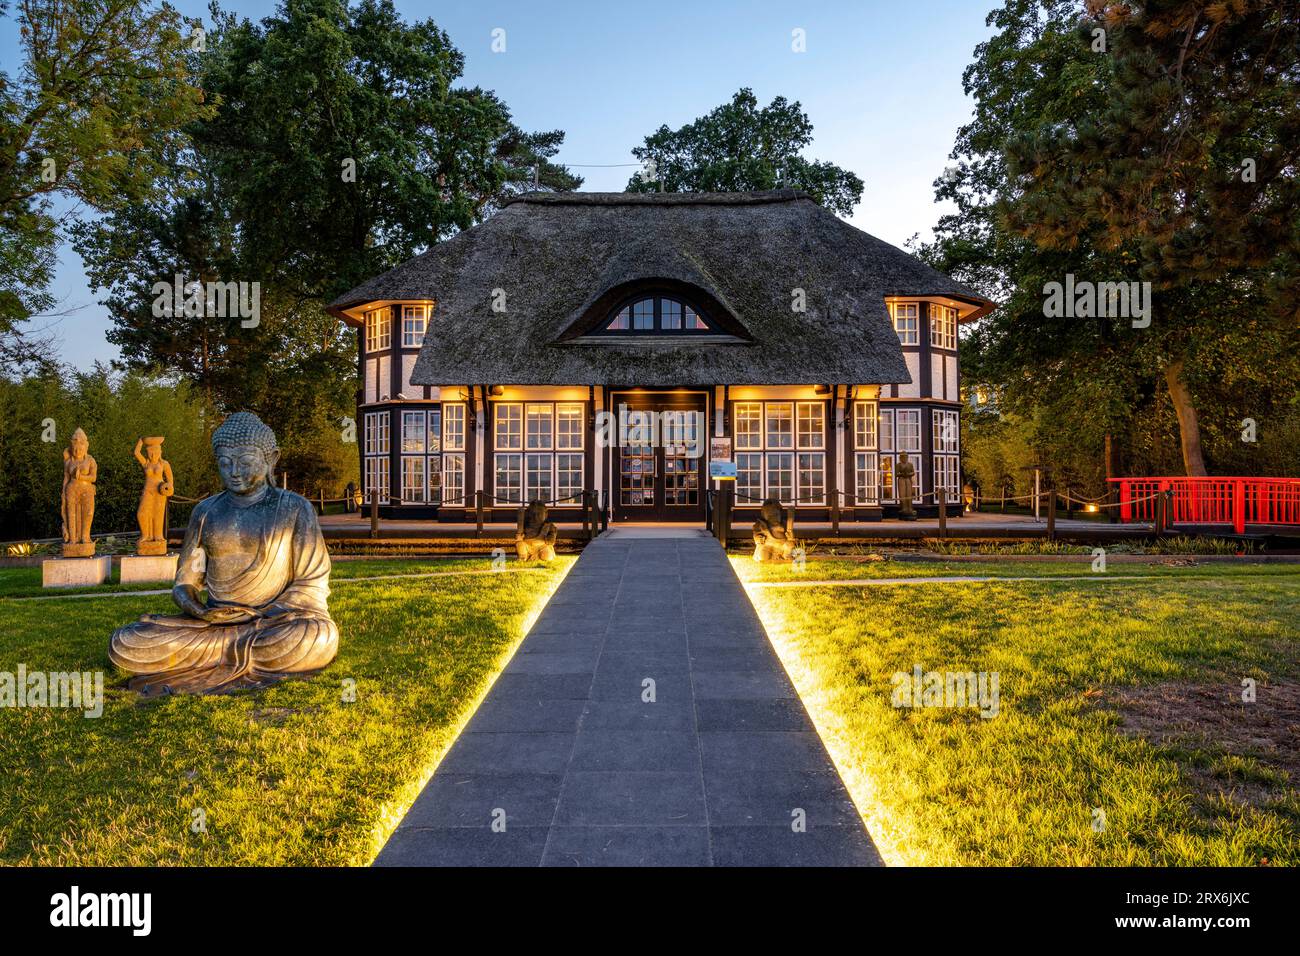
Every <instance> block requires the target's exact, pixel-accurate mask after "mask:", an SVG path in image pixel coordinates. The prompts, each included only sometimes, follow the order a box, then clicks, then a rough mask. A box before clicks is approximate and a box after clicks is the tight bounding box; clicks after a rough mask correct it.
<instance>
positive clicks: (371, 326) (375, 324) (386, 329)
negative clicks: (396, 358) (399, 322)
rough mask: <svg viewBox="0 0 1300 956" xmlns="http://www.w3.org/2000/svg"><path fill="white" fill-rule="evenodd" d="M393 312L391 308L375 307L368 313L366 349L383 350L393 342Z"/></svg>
mask: <svg viewBox="0 0 1300 956" xmlns="http://www.w3.org/2000/svg"><path fill="white" fill-rule="evenodd" d="M392 335H393V314H392V311H391V310H390V309H387V308H383V309H374V310H372V311H370V312H367V313H366V351H367V352H382V351H383V350H384V349H386V348H388V347H389V345H390V344H391V343H392Z"/></svg>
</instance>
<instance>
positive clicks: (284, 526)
mask: <svg viewBox="0 0 1300 956" xmlns="http://www.w3.org/2000/svg"><path fill="white" fill-rule="evenodd" d="M212 451H213V454H214V456H215V457H216V460H217V471H218V472H219V473H220V475H221V483H222V485H223V486H224V488H225V490H224V491H222V492H220V493H219V494H216V495H213V496H212V497H210V498H205V499H204V500H203V501H201V502H199V503H198V505H196V506H195V508H194V513H193V515H192V516H191V517H190V523H189V527H188V528H187V529H186V532H185V540H184V543H183V544H182V545H181V550H180V556H179V560H178V563H177V569H176V585H175V587H174V588H172V600H173V601H175V602H176V605H177V607H179V608H180V610H181V612H182V613H181V614H178V615H154V614H146V615H145V616H143V617H142V618H140V620H139V621H137V622H135V623H134V624H127V625H126V626H124V627H120V628H118V629H117V630H116V631H114V632H113V636H112V638H111V639H110V640H109V647H108V656H109V659H110V660H111V661H112V662H113V663H114V664H116V665H117V666H118V667H120V668H122V669H123V670H125V671H128V672H129V673H131V674H132V675H134V676H133V677H132V678H131V680H130V684H129V686H130V687H131V688H132V689H133V690H138V691H141V692H143V693H144V694H146V695H157V694H166V693H212V692H218V691H227V690H232V689H235V688H239V687H260V686H264V685H266V684H269V683H272V682H274V681H276V680H279V679H281V678H284V677H288V676H290V675H302V674H309V673H311V672H313V671H316V670H319V669H320V668H322V667H324V666H325V665H326V664H328V663H330V661H332V660H334V655H335V654H337V653H338V644H339V629H338V626H337V625H336V624H335V623H334V621H333V620H332V619H331V618H330V614H329V608H328V607H327V605H326V598H327V597H328V596H329V576H330V558H329V554H328V552H327V551H326V550H325V541H324V538H323V537H322V536H321V531H320V525H319V524H318V523H317V521H316V513H315V511H314V509H313V508H312V505H311V503H310V502H309V501H307V499H306V498H303V497H302V496H301V495H296V494H294V493H293V492H290V491H284V490H281V489H279V488H277V487H275V481H274V475H275V466H276V463H277V462H278V461H279V459H280V450H279V447H278V446H277V444H276V440H275V433H274V432H273V431H272V430H271V429H270V428H269V427H268V426H267V425H265V424H263V423H262V421H261V420H260V419H259V418H258V417H257V416H256V415H253V414H250V413H248V412H237V413H235V414H233V415H231V416H229V417H228V418H227V419H226V420H225V421H224V422H222V424H221V425H220V427H218V428H217V430H216V431H215V432H213V434H212ZM204 591H206V592H207V594H206V599H205V598H204V597H203V595H202V592H204Z"/></svg>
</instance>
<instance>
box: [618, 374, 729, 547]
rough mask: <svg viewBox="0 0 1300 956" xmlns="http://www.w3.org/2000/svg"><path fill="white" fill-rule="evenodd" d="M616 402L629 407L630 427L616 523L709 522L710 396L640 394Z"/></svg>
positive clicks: (622, 450) (621, 460) (622, 453)
mask: <svg viewBox="0 0 1300 956" xmlns="http://www.w3.org/2000/svg"><path fill="white" fill-rule="evenodd" d="M615 399H616V401H617V404H618V405H619V406H624V405H625V406H626V408H627V413H628V414H627V421H628V424H629V426H630V427H629V428H628V429H627V431H626V434H625V435H621V436H620V442H627V443H626V444H620V445H619V447H618V449H617V454H615V456H614V462H615V475H614V485H615V487H616V488H617V489H618V490H617V499H616V501H615V508H614V518H615V520H622V521H703V520H704V488H705V483H704V459H705V454H706V452H707V450H708V448H707V441H708V439H707V437H706V436H707V435H708V426H707V419H706V416H705V410H704V396H702V395H672V394H664V395H655V394H640V395H616V396H615ZM637 413H642V414H640V415H638V414H637ZM645 413H649V414H645ZM665 413H668V414H665Z"/></svg>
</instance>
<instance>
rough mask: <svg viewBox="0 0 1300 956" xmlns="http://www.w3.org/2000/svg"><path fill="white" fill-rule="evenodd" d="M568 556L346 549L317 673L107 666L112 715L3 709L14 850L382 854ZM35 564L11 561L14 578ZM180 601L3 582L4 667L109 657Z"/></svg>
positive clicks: (6, 797)
mask: <svg viewBox="0 0 1300 956" xmlns="http://www.w3.org/2000/svg"><path fill="white" fill-rule="evenodd" d="M571 563H572V559H569V558H559V559H557V560H556V561H555V562H554V563H553V565H552V566H551V567H549V568H545V567H537V568H533V569H528V570H523V571H520V572H519V573H509V574H479V575H459V576H453V577H437V578H412V579H407V580H387V581H360V580H358V581H357V583H346V582H347V581H349V580H357V579H359V578H361V577H364V576H366V575H373V574H377V573H420V572H428V571H446V570H455V569H460V570H482V569H487V568H488V567H489V562H488V561H486V560H484V559H482V558H480V559H477V560H472V561H471V560H461V561H456V562H412V561H403V562H367V563H364V564H362V563H359V562H339V563H338V564H337V565H336V566H335V575H334V580H335V585H336V586H335V588H334V593H333V595H332V596H331V599H330V606H331V611H332V613H333V615H334V617H335V619H336V620H337V621H338V623H339V626H340V628H341V630H342V635H343V636H342V642H341V647H340V652H339V657H338V659H337V660H336V661H335V662H334V663H333V664H332V665H331V666H330V667H329V668H328V669H327V670H326V671H324V672H323V673H322V674H320V675H319V676H317V677H316V678H314V679H312V680H308V681H288V682H284V683H281V684H279V685H276V686H274V687H270V688H266V689H264V690H260V691H251V692H242V693H237V694H232V695H229V696H214V697H176V698H164V699H162V700H157V701H150V702H141V701H140V700H139V699H138V698H137V697H136V695H134V694H131V693H129V692H128V691H126V690H124V689H122V688H121V687H120V686H116V687H115V686H111V685H112V684H118V683H119V682H118V681H116V680H115V678H114V676H113V674H112V672H111V670H110V671H109V673H108V674H107V676H106V682H110V686H109V687H107V694H106V697H107V700H106V703H105V708H104V713H103V716H102V717H100V718H99V719H86V718H85V717H83V716H82V715H81V713H80V712H79V711H78V712H71V711H65V710H54V709H8V708H6V709H3V710H0V767H3V768H4V775H5V784H4V786H3V787H2V788H0V863H5V864H34V865H74V866H116V865H144V866H152V865H171V864H186V865H232V864H233V865H245V864H247V865H290V864H300V865H346V864H365V863H367V862H369V860H370V859H372V858H373V856H374V854H375V853H376V852H378V849H379V847H380V846H382V844H383V841H384V840H385V839H386V837H387V835H388V833H389V832H391V829H392V828H393V827H394V826H395V825H396V823H397V821H398V820H399V819H400V817H401V815H402V813H403V812H404V810H405V808H406V807H407V806H409V804H410V802H411V801H412V800H413V799H414V797H415V795H416V794H417V793H418V792H419V789H420V787H421V786H422V785H423V782H424V781H425V780H427V778H428V776H429V775H430V774H431V773H432V770H433V767H434V766H435V765H436V763H437V761H438V760H439V759H440V758H441V755H442V754H443V753H444V752H445V750H446V748H447V746H448V745H449V744H450V743H451V741H452V740H453V739H454V738H455V735H456V733H457V731H458V730H459V727H460V726H461V725H462V724H463V722H464V720H465V719H466V718H467V717H468V715H469V713H470V712H472V710H473V707H474V706H475V705H476V703H477V701H478V699H480V697H481V695H482V694H483V693H484V691H485V690H486V688H487V686H488V685H489V684H490V683H491V681H492V680H493V678H494V677H495V675H496V673H497V672H498V671H499V669H500V667H501V666H502V665H503V664H504V662H505V660H506V659H507V657H508V655H509V654H510V652H511V651H512V650H513V648H514V646H515V644H516V643H517V642H518V640H519V638H521V637H522V635H523V633H524V630H525V628H526V624H527V622H528V620H529V619H530V618H531V616H532V615H533V614H534V613H536V611H537V610H538V609H539V608H540V606H541V604H542V603H543V602H544V600H545V598H546V596H548V595H549V594H550V593H551V591H552V590H553V589H554V588H555V586H556V585H557V584H558V582H559V580H560V578H561V577H562V576H563V574H564V572H565V571H566V570H567V569H568V567H569V566H570V565H571ZM512 566H513V565H512ZM28 570H30V569H5V571H4V572H3V573H2V574H0V581H3V582H5V584H6V587H7V588H8V593H10V594H12V593H14V590H16V589H17V588H16V586H15V585H14V580H15V579H17V580H18V581H19V582H20V583H21V580H22V578H23V575H21V574H15V573H14V572H16V571H21V572H25V571H28ZM37 571H38V574H39V569H37ZM170 609H171V602H170V600H169V598H168V597H166V596H163V595H158V596H141V597H118V598H111V599H95V598H84V599H74V600H53V601H15V600H0V671H8V672H14V671H16V670H17V667H18V665H19V664H23V665H25V666H26V668H27V669H28V671H29V672H30V671H33V670H51V671H78V670H81V671H94V670H101V669H107V668H108V665H107V661H106V659H105V650H106V647H107V642H108V636H109V633H110V632H111V631H112V629H113V628H114V627H116V626H118V625H120V624H122V623H124V622H126V621H130V620H132V619H134V618H135V617H137V616H138V615H140V614H142V613H146V612H154V613H157V612H167V611H169V610H170ZM345 679H351V680H353V681H355V682H356V700H355V702H353V703H347V702H345V701H344V681H345ZM200 812H201V813H202V815H203V818H204V820H205V828H204V830H203V831H202V832H196V831H195V829H194V825H195V820H196V819H197V814H198V813H200Z"/></svg>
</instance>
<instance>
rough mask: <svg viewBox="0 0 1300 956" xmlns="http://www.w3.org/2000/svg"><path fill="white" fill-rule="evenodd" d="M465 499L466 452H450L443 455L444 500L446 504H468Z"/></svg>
mask: <svg viewBox="0 0 1300 956" xmlns="http://www.w3.org/2000/svg"><path fill="white" fill-rule="evenodd" d="M464 499H465V454H464V452H449V453H447V454H445V455H443V456H442V501H443V503H444V504H451V505H461V504H465V505H468V502H466V501H465V500H464Z"/></svg>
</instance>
